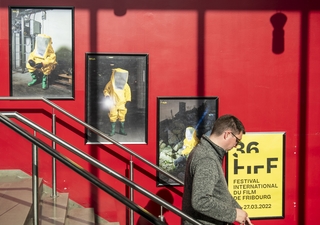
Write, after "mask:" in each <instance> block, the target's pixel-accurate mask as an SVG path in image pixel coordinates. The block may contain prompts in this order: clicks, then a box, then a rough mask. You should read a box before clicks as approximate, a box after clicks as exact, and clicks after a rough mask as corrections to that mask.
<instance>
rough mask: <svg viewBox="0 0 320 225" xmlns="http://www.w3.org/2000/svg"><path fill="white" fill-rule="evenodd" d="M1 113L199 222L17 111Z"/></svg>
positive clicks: (174, 210) (187, 217)
mask: <svg viewBox="0 0 320 225" xmlns="http://www.w3.org/2000/svg"><path fill="white" fill-rule="evenodd" d="M1 114H2V115H4V116H7V117H14V118H15V119H18V120H19V121H20V122H22V123H24V124H25V125H27V126H28V127H30V128H32V129H33V130H35V131H37V132H39V133H41V134H43V135H44V136H46V137H47V138H49V139H50V140H51V141H54V142H55V143H57V144H59V145H61V146H62V147H64V148H66V149H67V150H69V151H71V152H72V153H74V154H75V155H77V156H79V157H81V158H82V159H84V160H85V161H87V162H89V163H90V164H92V165H94V166H95V167H97V168H99V169H101V170H102V171H104V172H106V173H108V174H110V175H112V176H113V177H114V178H116V179H118V180H119V181H121V182H122V183H124V184H126V185H128V186H129V187H131V188H133V189H135V190H136V191H139V192H140V193H142V194H143V195H145V196H147V197H148V198H150V199H151V200H153V201H154V202H156V203H158V204H159V205H161V206H164V207H165V208H166V209H168V210H170V211H171V212H173V213H175V214H176V215H178V216H180V217H181V218H184V219H185V220H187V221H189V222H191V223H192V224H197V225H200V224H201V223H199V222H197V221H196V220H194V219H193V218H191V217H189V216H188V215H186V214H185V213H183V212H182V211H180V210H179V209H177V208H176V207H174V206H172V205H171V204H169V203H168V202H166V201H164V200H163V199H161V198H159V197H158V196H156V195H154V194H152V193H150V192H149V191H147V190H146V189H144V188H142V187H141V186H139V185H137V184H135V183H134V182H132V181H131V180H128V179H127V178H126V177H124V176H122V175H120V174H118V173H116V172H115V171H113V170H112V169H110V168H108V167H107V166H105V165H104V164H102V163H101V162H99V161H98V160H96V159H95V158H93V157H91V156H90V155H88V154H86V153H84V152H82V151H81V150H79V149H77V148H75V147H73V146H72V145H70V144H68V143H67V142H65V141H63V140H62V139H60V138H59V137H57V136H55V135H53V134H51V133H50V132H48V131H46V130H45V129H43V128H41V127H40V126H38V125H36V124H34V123H33V122H31V121H30V120H28V119H27V118H25V117H24V116H22V115H20V114H19V113H17V112H2V113H0V116H1V117H3V116H2V115H1Z"/></svg>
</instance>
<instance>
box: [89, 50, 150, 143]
mask: <svg viewBox="0 0 320 225" xmlns="http://www.w3.org/2000/svg"><path fill="white" fill-rule="evenodd" d="M147 90H148V54H108V53H86V122H87V123H88V124H90V125H91V126H93V127H95V128H97V129H99V130H100V131H102V132H103V133H105V134H107V135H108V136H110V137H111V138H112V139H114V140H116V141H117V142H119V143H126V144H145V143H147V105H148V104H147V101H148V96H147V94H148V93H147ZM86 136H87V137H86V141H87V143H88V144H100V143H103V144H108V143H110V142H109V141H107V140H105V139H104V138H102V137H100V136H99V135H97V134H95V133H93V132H91V131H87V132H86Z"/></svg>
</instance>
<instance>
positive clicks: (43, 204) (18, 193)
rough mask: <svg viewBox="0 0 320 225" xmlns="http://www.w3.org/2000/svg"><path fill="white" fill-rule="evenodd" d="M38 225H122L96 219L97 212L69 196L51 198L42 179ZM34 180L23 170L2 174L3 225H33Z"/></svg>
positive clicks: (0, 207) (0, 219) (0, 208)
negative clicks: (82, 205) (77, 202)
mask: <svg viewBox="0 0 320 225" xmlns="http://www.w3.org/2000/svg"><path fill="white" fill-rule="evenodd" d="M38 191H39V201H40V202H39V219H40V223H39V225H51V224H55V225H95V224H96V225H120V224H119V223H118V222H108V221H105V220H104V219H102V218H100V217H97V216H95V214H94V209H92V208H83V207H81V206H80V205H78V204H76V203H75V202H73V201H72V200H70V199H69V194H68V193H59V194H58V197H56V198H52V197H51V191H50V188H49V187H47V186H45V185H44V184H43V181H42V179H39V188H38ZM32 217H33V206H32V178H31V177H30V176H29V175H27V174H25V173H23V172H22V171H20V170H0V224H1V225H32V224H33V218H32Z"/></svg>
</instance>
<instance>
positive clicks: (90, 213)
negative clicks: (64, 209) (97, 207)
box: [66, 208, 95, 225]
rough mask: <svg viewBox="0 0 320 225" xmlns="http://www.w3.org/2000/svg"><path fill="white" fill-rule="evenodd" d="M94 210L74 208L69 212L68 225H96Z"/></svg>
mask: <svg viewBox="0 0 320 225" xmlns="http://www.w3.org/2000/svg"><path fill="white" fill-rule="evenodd" d="M94 217H95V215H94V210H93V208H74V209H70V210H68V215H67V219H66V225H95V219H94Z"/></svg>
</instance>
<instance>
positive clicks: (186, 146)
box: [173, 127, 199, 167]
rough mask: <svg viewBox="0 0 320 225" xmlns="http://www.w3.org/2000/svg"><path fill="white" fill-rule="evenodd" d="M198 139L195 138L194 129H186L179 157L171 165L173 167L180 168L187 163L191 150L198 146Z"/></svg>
mask: <svg viewBox="0 0 320 225" xmlns="http://www.w3.org/2000/svg"><path fill="white" fill-rule="evenodd" d="M198 142H199V139H198V137H197V132H196V129H194V128H193V127H187V128H186V132H185V139H184V140H183V146H182V151H181V156H179V157H178V158H177V159H176V160H175V161H174V162H173V163H174V165H175V167H182V166H184V165H185V163H186V162H187V157H188V155H189V154H190V152H191V151H192V149H193V148H194V147H195V146H196V145H197V144H198Z"/></svg>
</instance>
